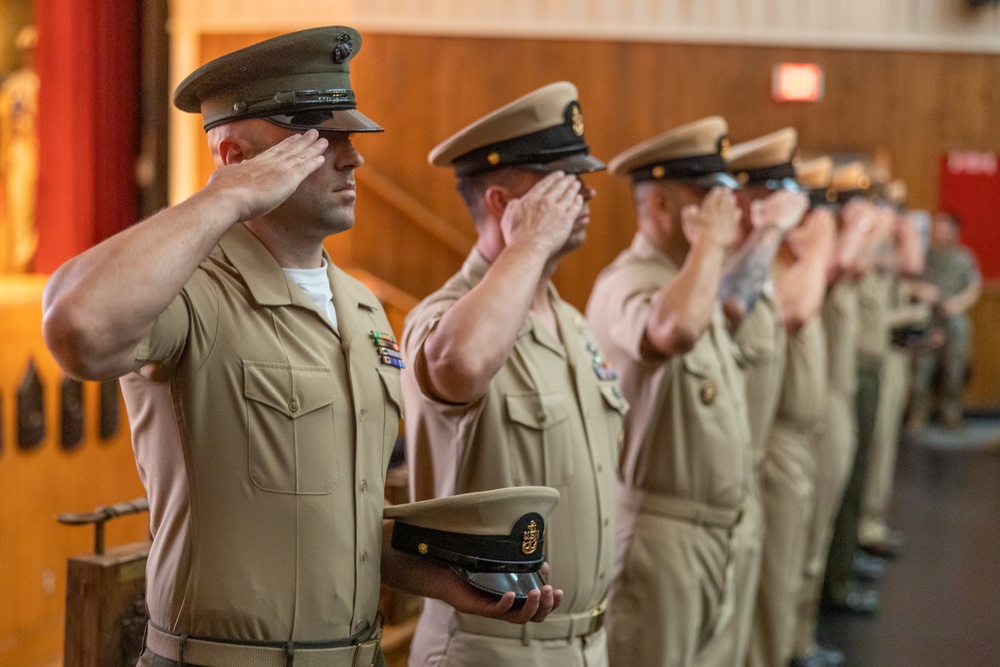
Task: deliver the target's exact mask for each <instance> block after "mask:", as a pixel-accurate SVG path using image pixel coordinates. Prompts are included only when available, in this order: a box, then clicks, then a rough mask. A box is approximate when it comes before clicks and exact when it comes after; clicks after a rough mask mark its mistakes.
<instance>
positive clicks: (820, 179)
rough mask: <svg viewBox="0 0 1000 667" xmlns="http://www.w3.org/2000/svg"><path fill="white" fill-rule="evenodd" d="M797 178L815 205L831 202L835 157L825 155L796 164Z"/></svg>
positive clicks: (811, 202) (810, 201)
mask: <svg viewBox="0 0 1000 667" xmlns="http://www.w3.org/2000/svg"><path fill="white" fill-rule="evenodd" d="M795 178H796V180H798V182H799V185H801V186H802V187H803V188H804V189H805V191H806V192H808V193H809V203H810V204H812V205H813V206H818V205H820V204H828V203H830V201H831V200H830V199H829V198H828V194H829V188H830V181H831V179H832V178H833V158H831V157H830V156H829V155H823V156H820V157H817V158H813V159H811V160H804V161H802V162H798V163H796V164H795Z"/></svg>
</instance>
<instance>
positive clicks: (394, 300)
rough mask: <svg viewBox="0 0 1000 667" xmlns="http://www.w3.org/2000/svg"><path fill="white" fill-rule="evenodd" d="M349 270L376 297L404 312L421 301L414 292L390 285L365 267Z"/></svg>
mask: <svg viewBox="0 0 1000 667" xmlns="http://www.w3.org/2000/svg"><path fill="white" fill-rule="evenodd" d="M347 272H348V273H349V274H350V275H351V276H353V277H354V278H356V279H357V280H360V281H361V282H363V283H364V284H365V287H367V288H368V289H370V290H371V291H372V294H374V295H375V298H377V299H378V300H379V301H381V302H382V303H385V304H389V305H390V306H392V307H393V308H395V309H397V310H399V311H400V312H402V313H404V314H405V313H408V312H410V309H412V308H413V307H414V306H416V305H417V304H418V303H419V302H420V300H419V299H418V298H417V297H415V296H413V295H412V294H410V293H408V292H404V291H403V290H401V289H399V288H398V287H396V286H395V285H390V284H389V283H387V282H386V281H384V280H382V279H381V278H379V277H377V276H374V275H372V274H371V273H369V272H368V271H365V270H364V269H357V268H354V267H351V268H349V269H347Z"/></svg>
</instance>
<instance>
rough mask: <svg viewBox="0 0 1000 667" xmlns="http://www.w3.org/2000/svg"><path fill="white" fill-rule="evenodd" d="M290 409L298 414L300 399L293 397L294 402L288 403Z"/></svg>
mask: <svg viewBox="0 0 1000 667" xmlns="http://www.w3.org/2000/svg"><path fill="white" fill-rule="evenodd" d="M288 409H289V410H290V411H291V412H298V411H299V399H297V398H295V397H294V396H292V400H291V401H289V402H288Z"/></svg>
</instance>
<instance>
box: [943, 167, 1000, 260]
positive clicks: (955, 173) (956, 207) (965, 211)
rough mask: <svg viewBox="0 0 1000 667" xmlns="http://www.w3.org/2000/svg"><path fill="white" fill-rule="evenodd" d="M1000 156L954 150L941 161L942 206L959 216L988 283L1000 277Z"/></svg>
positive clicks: (964, 239) (963, 234) (966, 241)
mask: <svg viewBox="0 0 1000 667" xmlns="http://www.w3.org/2000/svg"><path fill="white" fill-rule="evenodd" d="M998 164H1000V156H998V155H996V154H995V153H978V152H972V151H953V152H951V153H949V154H948V155H945V156H943V157H942V158H941V164H940V172H939V174H940V177H939V178H940V181H939V183H940V189H939V193H938V202H939V203H938V207H939V208H940V209H941V210H945V211H950V212H952V213H954V214H955V215H957V216H958V218H959V220H960V221H961V224H962V230H961V240H962V243H963V244H964V245H966V246H968V247H969V248H970V249H971V250H972V252H973V253H974V254H975V255H976V259H977V260H979V268H980V270H981V271H982V273H983V279H984V280H990V279H993V280H996V279H998V278H1000V253H998V252H997V248H1000V168H998Z"/></svg>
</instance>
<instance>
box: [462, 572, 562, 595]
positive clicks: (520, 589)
mask: <svg viewBox="0 0 1000 667" xmlns="http://www.w3.org/2000/svg"><path fill="white" fill-rule="evenodd" d="M451 569H452V570H454V571H455V573H456V574H457V575H458V576H460V577H462V578H463V579H465V580H466V581H467V582H469V584H471V585H472V586H474V587H475V588H478V589H479V590H481V591H484V592H486V593H490V594H491V595H496V596H498V597H502V596H503V594H504V593H507V592H509V591H514V599H515V600H524V599H526V598H527V597H528V593H530V592H531V591H537V590H538V589H540V588H541V587H542V586H544V585H545V582H543V581H542V577H541V575H539V574H538V573H537V572H470V571H469V570H466V569H465V568H461V567H457V566H452V568H451Z"/></svg>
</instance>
